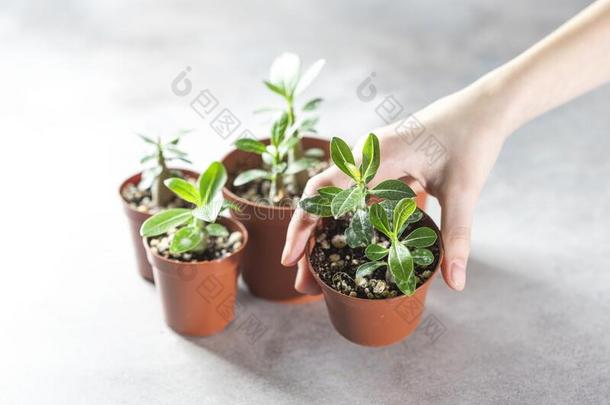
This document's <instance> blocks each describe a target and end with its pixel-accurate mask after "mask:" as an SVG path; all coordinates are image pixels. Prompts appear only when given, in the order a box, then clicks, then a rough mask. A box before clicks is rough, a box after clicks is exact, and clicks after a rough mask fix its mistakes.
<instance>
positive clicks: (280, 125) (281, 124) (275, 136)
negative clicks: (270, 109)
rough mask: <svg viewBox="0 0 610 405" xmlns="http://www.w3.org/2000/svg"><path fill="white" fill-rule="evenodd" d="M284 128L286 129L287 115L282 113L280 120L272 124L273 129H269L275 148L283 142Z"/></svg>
mask: <svg viewBox="0 0 610 405" xmlns="http://www.w3.org/2000/svg"><path fill="white" fill-rule="evenodd" d="M286 128H288V114H287V113H286V112H284V113H282V115H281V116H280V118H278V119H277V120H276V121H275V122H274V123H273V127H272V128H271V144H272V145H274V146H276V147H277V146H278V145H279V144H280V143H281V142H282V141H283V140H284V134H285V133H286Z"/></svg>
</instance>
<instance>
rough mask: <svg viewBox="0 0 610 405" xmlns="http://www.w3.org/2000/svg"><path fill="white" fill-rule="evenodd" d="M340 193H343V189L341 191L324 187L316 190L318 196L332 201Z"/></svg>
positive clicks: (336, 188)
mask: <svg viewBox="0 0 610 405" xmlns="http://www.w3.org/2000/svg"><path fill="white" fill-rule="evenodd" d="M341 191H343V189H341V188H339V187H335V186H325V187H320V188H319V189H318V194H320V195H321V196H324V197H328V198H330V199H331V200H332V199H333V198H335V196H336V195H337V194H339V193H340V192H341Z"/></svg>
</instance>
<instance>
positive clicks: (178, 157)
mask: <svg viewBox="0 0 610 405" xmlns="http://www.w3.org/2000/svg"><path fill="white" fill-rule="evenodd" d="M172 160H180V161H182V162H185V163H188V164H193V162H191V161H190V160H189V159H187V158H184V157H182V156H177V157H166V158H165V161H166V162H171V161H172Z"/></svg>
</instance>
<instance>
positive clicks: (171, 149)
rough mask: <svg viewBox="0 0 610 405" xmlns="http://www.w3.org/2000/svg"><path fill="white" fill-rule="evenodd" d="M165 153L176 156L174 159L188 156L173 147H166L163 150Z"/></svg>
mask: <svg viewBox="0 0 610 405" xmlns="http://www.w3.org/2000/svg"><path fill="white" fill-rule="evenodd" d="M165 152H166V153H167V152H169V153H173V154H174V155H176V157H186V156H188V153H186V152H184V151H181V150H180V149H178V148H176V147H173V146H168V147H166V148H165Z"/></svg>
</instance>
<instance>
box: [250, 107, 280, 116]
mask: <svg viewBox="0 0 610 405" xmlns="http://www.w3.org/2000/svg"><path fill="white" fill-rule="evenodd" d="M274 111H282V109H281V108H277V107H263V108H257V109H256V110H254V111H252V113H253V114H262V113H268V112H274Z"/></svg>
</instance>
